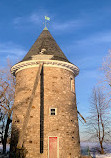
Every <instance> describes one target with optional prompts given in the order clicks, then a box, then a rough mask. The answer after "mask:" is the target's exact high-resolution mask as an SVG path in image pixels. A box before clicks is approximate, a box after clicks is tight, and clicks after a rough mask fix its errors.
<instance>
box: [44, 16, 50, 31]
mask: <svg viewBox="0 0 111 158" xmlns="http://www.w3.org/2000/svg"><path fill="white" fill-rule="evenodd" d="M47 21H50V18H49V17H47V16H45V28H46V29H47V26H46V24H47Z"/></svg>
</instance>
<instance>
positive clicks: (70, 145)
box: [11, 67, 80, 158]
mask: <svg viewBox="0 0 111 158" xmlns="http://www.w3.org/2000/svg"><path fill="white" fill-rule="evenodd" d="M37 71H38V68H37V67H35V68H28V69H24V70H21V71H19V72H18V73H17V74H16V90H15V102H14V106H15V109H14V111H13V122H12V141H11V151H14V152H15V150H16V144H17V142H18V139H19V134H20V132H21V130H22V125H23V121H24V117H25V114H26V110H27V107H28V104H29V102H30V96H31V92H32V90H33V86H34V81H35V76H36V73H37ZM70 77H73V78H74V74H73V73H72V72H70V71H68V70H65V69H62V68H54V67H44V151H43V153H42V154H40V82H39V84H38V87H37V89H36V93H35V96H34V98H33V103H32V108H31V111H30V119H29V121H28V126H27V130H26V134H25V136H24V147H23V150H24V151H26V152H27V153H26V158H48V137H49V136H57V137H59V158H76V157H77V158H78V157H79V156H80V142H79V128H78V119H77V107H76V97H75V93H73V92H72V91H71V88H70ZM50 108H57V115H55V116H52V115H50V114H49V109H50Z"/></svg>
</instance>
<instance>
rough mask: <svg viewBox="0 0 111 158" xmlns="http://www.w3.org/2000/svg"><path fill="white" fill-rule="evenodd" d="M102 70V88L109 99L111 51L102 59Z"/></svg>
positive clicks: (110, 93) (110, 91)
mask: <svg viewBox="0 0 111 158" xmlns="http://www.w3.org/2000/svg"><path fill="white" fill-rule="evenodd" d="M102 70H103V72H104V76H105V77H104V79H103V83H104V90H105V91H106V92H107V94H108V95H107V97H108V98H109V101H111V51H110V52H109V54H108V55H107V56H106V58H105V59H104V62H103V64H102Z"/></svg>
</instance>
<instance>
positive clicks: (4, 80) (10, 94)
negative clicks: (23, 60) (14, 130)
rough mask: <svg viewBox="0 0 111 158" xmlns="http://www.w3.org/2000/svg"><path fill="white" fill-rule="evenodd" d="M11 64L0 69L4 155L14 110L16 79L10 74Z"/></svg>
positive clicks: (0, 122) (1, 130)
mask: <svg viewBox="0 0 111 158" xmlns="http://www.w3.org/2000/svg"><path fill="white" fill-rule="evenodd" d="M10 68H11V64H10V62H9V61H8V64H7V67H5V68H2V69H0V115H1V120H0V124H1V128H0V135H1V142H2V144H3V153H5V152H6V143H7V138H8V132H9V126H10V123H11V121H12V120H11V115H12V110H13V102H14V92H15V78H14V77H13V76H12V74H11V73H10ZM4 120H5V121H4Z"/></svg>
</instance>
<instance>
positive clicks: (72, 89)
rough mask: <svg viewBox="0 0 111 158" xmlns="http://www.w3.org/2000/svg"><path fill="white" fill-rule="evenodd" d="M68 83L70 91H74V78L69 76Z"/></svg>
mask: <svg viewBox="0 0 111 158" xmlns="http://www.w3.org/2000/svg"><path fill="white" fill-rule="evenodd" d="M70 84H71V91H72V92H75V85H74V79H73V78H70Z"/></svg>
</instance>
